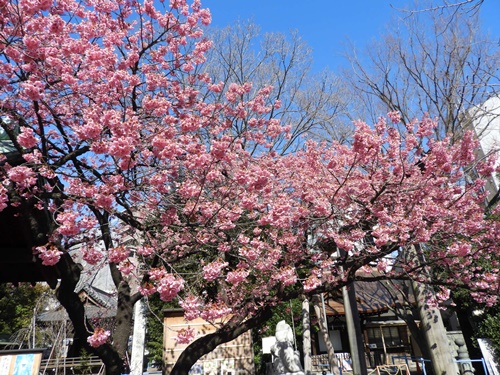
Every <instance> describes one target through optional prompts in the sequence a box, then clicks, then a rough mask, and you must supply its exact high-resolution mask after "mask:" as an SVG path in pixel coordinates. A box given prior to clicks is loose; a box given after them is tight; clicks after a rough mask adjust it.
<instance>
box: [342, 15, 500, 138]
mask: <svg viewBox="0 0 500 375" xmlns="http://www.w3.org/2000/svg"><path fill="white" fill-rule="evenodd" d="M424 8H425V7H424ZM431 9H432V7H430V8H429V9H428V11H425V12H422V11H419V12H413V13H412V14H411V15H405V17H402V19H400V20H398V21H397V22H395V23H394V24H392V25H391V26H390V31H389V32H388V33H387V34H385V36H383V37H382V38H381V40H380V41H377V42H373V43H372V45H371V46H370V47H369V48H367V50H366V53H360V52H359V51H352V52H349V53H348V58H349V60H350V62H351V66H352V69H349V70H347V71H346V74H345V78H346V82H348V85H350V87H351V90H352V91H353V92H354V93H357V94H358V95H359V99H358V100H359V101H360V102H362V103H363V104H362V105H363V108H362V110H363V109H365V112H364V113H363V112H361V114H360V116H361V118H367V117H366V116H367V113H366V112H368V113H371V114H372V115H375V116H377V115H378V114H383V113H386V112H387V111H399V112H400V113H401V116H402V119H403V122H404V123H406V122H409V121H411V120H412V119H413V118H416V117H419V116H420V115H421V114H422V113H428V114H429V116H431V117H433V118H434V117H436V118H437V119H438V120H439V126H438V128H437V129H436V136H437V137H438V139H442V138H443V137H445V136H446V135H451V136H452V139H454V140H455V139H459V138H460V137H462V135H463V132H464V131H465V130H466V129H470V126H471V122H472V121H477V120H478V117H481V118H486V117H487V115H488V114H486V113H482V112H477V111H476V114H474V113H472V111H473V109H474V108H475V107H476V106H480V105H482V104H483V103H484V102H485V101H486V100H487V99H488V98H489V97H491V96H493V95H496V93H497V92H498V87H499V68H500V48H499V46H498V43H497V41H496V38H490V37H489V36H488V35H485V34H484V33H482V32H481V30H480V26H479V25H480V24H479V14H477V13H474V14H471V13H469V12H467V11H466V9H465V10H464V9H462V8H458V9H457V8H455V7H449V8H447V7H444V8H440V9H435V10H431ZM468 113H469V115H468ZM492 118H494V117H492Z"/></svg>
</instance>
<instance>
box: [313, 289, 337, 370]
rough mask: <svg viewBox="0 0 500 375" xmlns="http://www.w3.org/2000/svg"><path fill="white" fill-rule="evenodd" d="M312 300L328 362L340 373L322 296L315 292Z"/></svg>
mask: <svg viewBox="0 0 500 375" xmlns="http://www.w3.org/2000/svg"><path fill="white" fill-rule="evenodd" d="M312 302H313V306H314V312H315V313H316V316H317V317H318V322H319V330H320V332H321V335H322V337H323V341H324V342H325V346H326V352H327V354H328V362H329V364H330V369H331V371H332V372H333V373H334V374H335V375H337V374H340V370H339V365H338V361H337V357H336V356H335V349H334V348H333V344H332V342H331V340H330V336H329V335H328V326H327V325H326V324H327V322H326V321H325V319H326V316H324V314H322V308H321V307H320V296H319V295H318V294H315V295H314V296H313V299H312Z"/></svg>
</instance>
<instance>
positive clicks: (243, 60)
mask: <svg viewBox="0 0 500 375" xmlns="http://www.w3.org/2000/svg"><path fill="white" fill-rule="evenodd" d="M207 35H208V37H209V38H210V39H211V40H212V41H213V47H212V48H211V49H210V50H209V51H208V52H207V55H206V56H207V62H206V63H205V64H203V65H202V66H200V71H202V72H204V73H207V74H208V75H209V76H210V77H212V79H213V80H214V81H221V82H236V83H238V84H243V83H245V82H252V84H253V91H255V90H258V89H260V88H263V87H266V86H267V85H269V84H271V85H272V87H273V89H272V91H271V93H270V95H269V99H268V100H269V103H274V102H279V103H280V107H279V108H275V109H273V110H271V111H270V112H269V114H268V116H269V118H274V119H279V120H280V121H281V123H283V124H286V125H290V126H291V130H290V132H289V133H288V134H287V137H286V138H285V137H284V135H282V136H281V137H279V138H278V139H277V140H276V141H277V144H276V148H277V149H278V150H279V152H281V153H284V152H287V151H288V152H290V151H293V150H295V149H296V148H297V147H299V146H300V145H301V144H303V142H304V138H310V137H311V136H313V135H314V136H316V137H318V138H320V139H328V140H330V139H335V140H339V141H343V140H345V139H347V138H348V137H349V136H351V135H352V130H353V127H352V124H351V121H350V120H349V114H348V105H349V103H350V94H351V93H350V92H349V91H348V90H346V89H345V85H343V84H342V82H341V79H340V78H339V77H337V76H335V74H333V73H332V72H331V71H329V70H324V71H322V72H319V73H318V72H312V71H311V66H312V53H311V50H310V48H309V46H308V45H307V44H306V43H305V42H304V41H303V40H302V39H301V38H300V36H299V35H298V33H297V32H290V33H289V34H283V33H265V34H262V33H261V32H260V29H259V26H258V25H255V24H253V23H252V22H250V21H247V22H244V23H243V22H240V23H237V24H235V25H232V26H228V27H226V28H223V29H217V28H215V29H208V34H207ZM251 92H252V91H251ZM211 94H212V95H213V93H211ZM221 94H222V93H221ZM211 100H214V101H219V100H220V94H219V97H218V98H212V99H211Z"/></svg>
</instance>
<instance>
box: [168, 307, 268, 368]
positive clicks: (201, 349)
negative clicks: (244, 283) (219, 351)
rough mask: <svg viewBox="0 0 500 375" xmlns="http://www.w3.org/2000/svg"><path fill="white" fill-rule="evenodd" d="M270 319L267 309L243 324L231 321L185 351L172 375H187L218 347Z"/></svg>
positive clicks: (237, 320) (198, 340)
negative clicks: (200, 360)
mask: <svg viewBox="0 0 500 375" xmlns="http://www.w3.org/2000/svg"><path fill="white" fill-rule="evenodd" d="M270 317H271V308H270V307H265V308H263V309H262V310H260V311H259V312H258V313H257V315H255V316H253V317H252V318H250V319H247V320H245V321H243V322H241V321H240V320H239V319H237V318H233V319H231V320H230V321H229V322H228V323H227V324H225V325H224V326H223V327H222V328H220V329H218V330H217V331H216V332H214V333H210V334H208V335H205V336H202V337H200V338H199V339H197V340H195V341H194V342H192V343H191V344H190V345H189V346H188V347H187V348H186V349H184V351H183V352H182V353H181V355H180V356H179V358H178V359H177V361H176V362H175V365H174V367H173V368H172V371H171V372H170V375H187V374H188V372H189V370H190V369H191V367H193V365H194V364H195V363H196V361H198V360H199V359H200V358H201V357H203V356H204V355H205V354H208V353H210V352H211V351H213V350H214V349H215V348H216V347H217V346H218V345H221V344H224V343H226V342H229V341H231V340H234V339H235V338H237V337H238V336H240V335H242V334H243V333H245V332H247V331H248V330H250V329H252V328H255V327H257V326H259V325H260V324H262V323H264V322H265V321H266V320H268V319H269V318H270Z"/></svg>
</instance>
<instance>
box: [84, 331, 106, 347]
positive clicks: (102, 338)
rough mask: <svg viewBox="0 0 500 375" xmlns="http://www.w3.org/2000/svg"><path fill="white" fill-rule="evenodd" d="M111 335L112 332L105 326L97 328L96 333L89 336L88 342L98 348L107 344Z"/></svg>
mask: <svg viewBox="0 0 500 375" xmlns="http://www.w3.org/2000/svg"><path fill="white" fill-rule="evenodd" d="M110 336H111V332H109V331H107V330H105V329H104V328H100V327H98V328H96V329H95V330H94V333H93V334H92V335H90V336H89V337H87V342H88V343H89V345H90V346H92V347H93V348H97V347H99V346H101V345H103V344H105V343H106V342H107V341H108V339H109V337H110Z"/></svg>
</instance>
